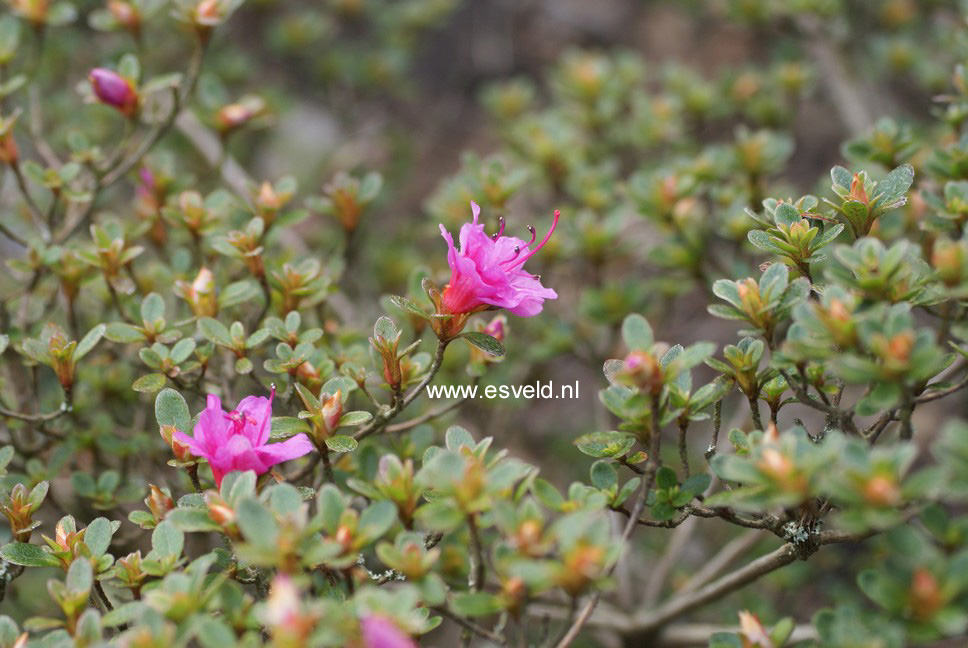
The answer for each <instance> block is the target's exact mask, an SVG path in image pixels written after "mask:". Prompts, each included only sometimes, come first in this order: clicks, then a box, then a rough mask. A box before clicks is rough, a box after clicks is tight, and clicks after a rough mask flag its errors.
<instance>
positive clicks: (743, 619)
mask: <svg viewBox="0 0 968 648" xmlns="http://www.w3.org/2000/svg"><path fill="white" fill-rule="evenodd" d="M739 631H740V634H741V635H742V636H743V637H742V638H743V648H773V640H772V639H770V635H769V634H767V632H766V628H764V627H763V624H762V623H761V622H760V620H759V618H758V617H757V616H756V615H755V614H752V613H750V612H748V611H746V610H743V611H742V612H740V613H739Z"/></svg>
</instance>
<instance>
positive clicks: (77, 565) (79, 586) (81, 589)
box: [64, 559, 94, 594]
mask: <svg viewBox="0 0 968 648" xmlns="http://www.w3.org/2000/svg"><path fill="white" fill-rule="evenodd" d="M64 584H65V585H66V586H67V589H68V590H70V591H71V592H72V593H75V594H87V593H88V592H90V591H91V585H93V584H94V572H93V570H92V569H91V563H90V562H89V561H87V560H84V559H80V560H75V561H73V562H72V563H71V566H70V567H68V569H67V578H66V579H65V580H64Z"/></svg>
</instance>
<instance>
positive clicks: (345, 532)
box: [336, 524, 353, 550]
mask: <svg viewBox="0 0 968 648" xmlns="http://www.w3.org/2000/svg"><path fill="white" fill-rule="evenodd" d="M336 542H338V543H339V544H341V545H343V547H345V548H346V549H347V550H349V549H350V548H352V546H353V530H352V529H351V528H349V527H348V526H346V525H344V524H341V525H340V527H339V528H338V529H336Z"/></svg>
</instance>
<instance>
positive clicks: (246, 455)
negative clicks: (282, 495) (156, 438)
mask: <svg viewBox="0 0 968 648" xmlns="http://www.w3.org/2000/svg"><path fill="white" fill-rule="evenodd" d="M275 393H276V390H275V388H274V387H273V389H272V392H271V393H270V395H269V398H265V397H263V396H246V397H245V398H243V399H242V402H240V403H239V405H238V407H237V408H236V409H234V410H232V411H231V412H225V411H223V410H222V402H221V400H219V397H218V396H216V395H214V394H209V395H208V402H207V404H206V406H205V409H204V410H203V411H202V413H201V415H200V416H199V417H198V423H196V424H195V432H194V436H193V437H192V436H188V435H187V434H184V433H183V432H180V431H179V432H175V433H174V438H175V440H177V441H180V442H182V443H184V444H185V445H187V446H188V448H189V450H190V451H191V453H192V454H193V455H195V456H196V457H204V458H205V459H208V463H209V465H210V466H211V467H212V474H213V475H214V476H215V485H216V486H221V484H222V477H224V476H225V475H226V474H227V473H230V472H232V471H233V470H238V471H246V470H254V471H255V473H256V474H257V475H261V474H263V473H265V472H268V471H269V469H270V468H271V467H272V466H274V465H276V464H277V463H282V462H283V461H289V460H290V459H296V458H297V457H302V456H303V455H305V454H307V453H309V452H310V451H312V449H313V445H312V443H311V442H310V441H309V439H308V438H307V437H306V435H305V434H298V435H296V436H294V437H292V438H290V439H286V440H285V441H282V442H280V443H272V444H270V443H268V441H269V421H270V419H271V418H272V398H273V397H274V396H275Z"/></svg>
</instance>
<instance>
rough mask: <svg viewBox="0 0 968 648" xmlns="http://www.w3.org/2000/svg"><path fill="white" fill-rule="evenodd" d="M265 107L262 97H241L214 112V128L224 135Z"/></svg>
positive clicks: (245, 122) (259, 113) (254, 116)
mask: <svg viewBox="0 0 968 648" xmlns="http://www.w3.org/2000/svg"><path fill="white" fill-rule="evenodd" d="M265 109H266V103H265V100H263V99H262V97H256V96H246V97H243V98H242V99H240V100H239V101H237V102H236V103H231V104H226V105H224V106H222V107H221V108H220V109H219V111H218V112H217V113H215V128H216V129H217V130H218V132H219V133H220V134H221V135H222V136H223V137H224V136H225V135H227V134H228V133H230V132H232V131H234V130H236V129H238V128H241V127H242V126H245V125H246V124H247V123H249V122H250V121H252V120H253V119H255V118H256V117H259V116H260V115H262V114H263V113H264V112H265ZM270 187H271V185H270Z"/></svg>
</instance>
